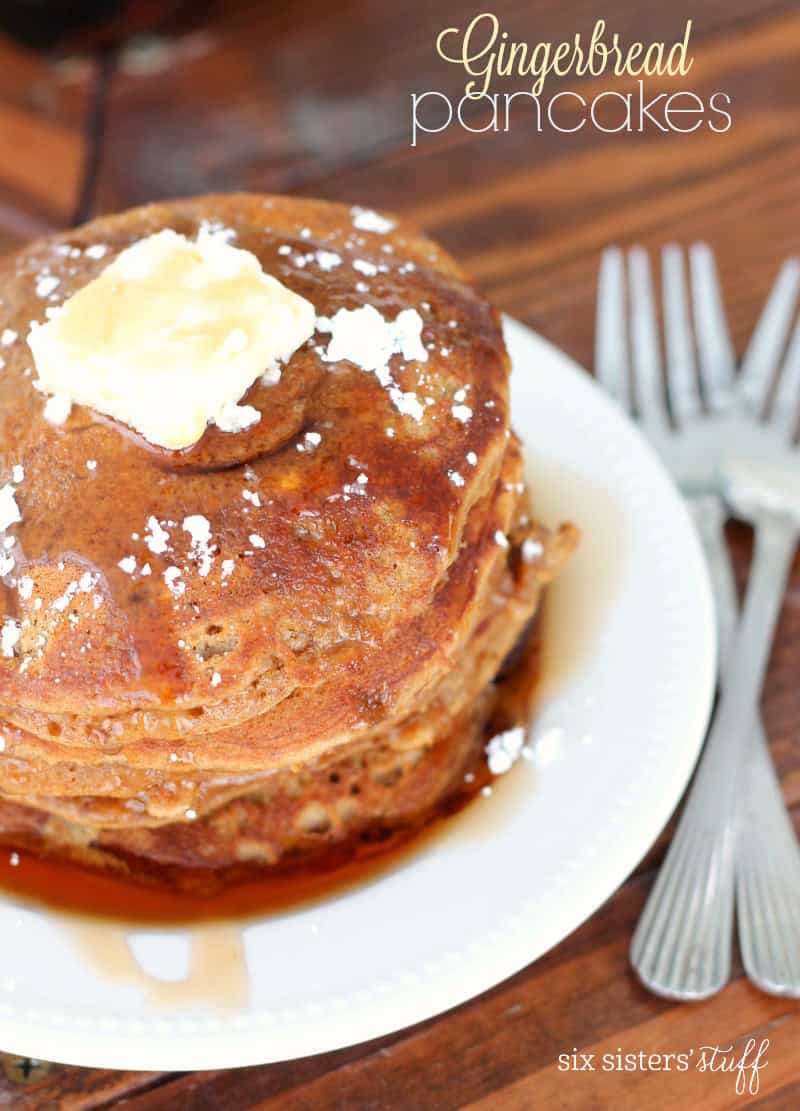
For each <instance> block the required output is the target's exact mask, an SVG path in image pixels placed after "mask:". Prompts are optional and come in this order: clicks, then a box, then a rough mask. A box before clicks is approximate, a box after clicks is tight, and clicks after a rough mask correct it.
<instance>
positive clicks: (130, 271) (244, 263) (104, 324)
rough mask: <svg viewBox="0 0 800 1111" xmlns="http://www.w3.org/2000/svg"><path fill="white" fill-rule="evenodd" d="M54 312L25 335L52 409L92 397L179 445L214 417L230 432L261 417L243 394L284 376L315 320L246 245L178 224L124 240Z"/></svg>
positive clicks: (95, 404) (154, 436)
mask: <svg viewBox="0 0 800 1111" xmlns="http://www.w3.org/2000/svg"><path fill="white" fill-rule="evenodd" d="M48 315H49V318H50V319H49V320H48V321H47V323H45V324H41V325H38V324H34V325H33V326H32V327H31V331H30V333H29V335H28V344H29V346H30V348H31V351H32V352H33V357H34V361H35V364H36V370H37V372H38V375H39V379H38V382H37V383H36V384H37V386H38V388H39V389H41V390H42V391H43V392H45V393H47V394H49V395H51V397H50V401H49V402H48V407H49V410H50V417H49V419H55V418H53V416H52V414H53V412H57V413H59V414H61V419H62V420H63V419H65V417H66V415H67V414H68V412H69V409H70V406H71V404H73V403H76V404H80V405H87V406H89V407H90V408H92V409H95V410H97V411H98V412H100V413H105V414H106V415H107V416H110V417H114V418H116V419H117V420H119V421H122V422H124V423H125V424H127V425H130V426H131V427H132V428H135V429H136V431H137V432H140V433H141V434H142V435H143V436H144V437H145V439H147V440H149V441H150V443H152V444H156V445H159V446H161V447H165V448H171V449H173V450H177V449H180V448H186V447H189V446H191V445H192V444H194V443H196V442H197V440H199V439H200V437H201V436H202V435H203V433H204V432H205V430H206V427H207V425H208V424H210V423H212V422H213V423H215V424H217V425H218V426H219V427H220V428H221V429H222V430H223V431H226V432H238V431H241V430H242V429H244V428H247V427H249V426H250V425H252V424H255V423H257V422H258V421H259V420H260V419H261V413H260V412H259V411H258V410H257V409H255V408H253V407H252V406H249V405H239V404H238V402H239V401H240V400H241V398H242V397H243V396H244V394H245V393H246V392H247V390H248V389H249V388H250V386H252V385H253V383H254V382H255V381H256V379H258V378H260V377H264V379H265V381H267V382H272V383H274V382H276V381H277V380H278V378H279V377H280V365H281V364H282V363H285V362H286V361H287V360H288V359H289V358H290V357H291V356H292V355H293V354H294V352H295V351H296V350H297V348H298V347H300V346H301V344H303V343H305V342H306V340H308V339H309V338H310V336H311V335H312V333H313V331H314V321H315V311H314V306H313V305H312V304H311V303H310V302H309V301H307V300H306V299H305V298H304V297H300V296H299V295H298V294H296V293H294V292H293V291H292V290H290V289H288V288H287V287H286V286H285V285H283V284H282V283H281V282H279V281H278V280H277V278H274V277H272V275H270V274H266V273H264V271H263V270H262V268H261V264H260V262H259V261H258V259H257V258H256V256H255V255H254V254H252V253H251V252H250V251H244V250H242V249H241V248H238V247H233V246H231V245H230V244H229V243H227V242H225V241H224V240H223V239H222V238H221V237H219V236H214V235H210V234H203V233H201V234H200V236H199V237H198V239H197V241H196V242H193V241H191V240H189V239H187V238H186V237H185V236H183V235H178V234H177V233H176V232H174V231H170V230H164V231H160V232H158V233H157V234H155V235H150V236H147V238H145V239H141V240H139V241H138V242H137V243H134V244H133V245H132V246H130V247H128V248H127V249H126V250H124V251H122V252H121V253H120V254H119V255H118V256H117V257H116V258H115V259H114V261H113V262H112V263H111V264H110V265H109V266H107V267H106V268H105V269H104V270H103V271H102V272H101V273H100V275H99V276H98V277H97V278H95V279H94V280H93V281H91V282H89V283H88V284H87V285H85V286H84V287H83V288H82V289H80V290H78V292H77V293H75V294H73V296H72V297H70V298H69V299H68V300H67V301H65V302H64V304H63V305H61V306H60V307H59V308H56V309H50V310H49V312H48ZM54 399H57V404H55V405H53V404H52V402H53V400H54Z"/></svg>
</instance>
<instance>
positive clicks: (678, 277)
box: [661, 243, 701, 424]
mask: <svg viewBox="0 0 800 1111" xmlns="http://www.w3.org/2000/svg"><path fill="white" fill-rule="evenodd" d="M661 272H662V283H661V284H662V297H663V303H664V341H665V346H666V355H667V394H668V396H669V401H670V405H671V407H672V415H673V417H674V418H675V422H676V424H680V423H681V422H682V421H685V420H689V419H690V418H692V417H695V416H697V415H698V414H699V412H700V408H701V406H700V391H699V389H698V386H697V364H696V361H695V357H694V345H693V343H692V326H691V322H690V320H689V305H688V301H687V296H686V279H685V276H684V268H683V254H682V252H681V249H680V247H679V246H678V245H677V244H676V243H669V244H667V246H666V247H665V248H664V249H663V251H662V252H661Z"/></svg>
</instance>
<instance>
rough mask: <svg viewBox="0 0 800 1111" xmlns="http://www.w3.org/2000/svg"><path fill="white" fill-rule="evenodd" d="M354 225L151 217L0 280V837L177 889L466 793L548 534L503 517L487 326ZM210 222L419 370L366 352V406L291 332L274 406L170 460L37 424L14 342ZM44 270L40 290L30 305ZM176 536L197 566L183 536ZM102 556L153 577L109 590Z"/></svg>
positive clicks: (496, 340) (445, 266)
mask: <svg viewBox="0 0 800 1111" xmlns="http://www.w3.org/2000/svg"><path fill="white" fill-rule="evenodd" d="M361 215H362V214H360V212H359V210H354V209H350V208H347V207H345V206H341V205H333V204H328V203H325V202H321V201H308V200H298V199H294V198H282V197H261V196H251V195H232V196H218V197H213V196H212V197H203V198H198V199H194V200H189V201H174V202H168V203H163V204H156V205H150V206H147V207H144V208H140V209H134V210H132V211H130V212H126V213H123V214H121V215H119V216H114V217H109V218H104V219H101V220H97V221H95V222H93V223H91V224H88V225H86V226H85V227H83V228H80V229H77V230H75V231H72V232H70V233H67V234H64V235H61V236H57V237H53V238H51V239H48V240H43V241H41V242H38V243H35V244H33V245H32V246H30V247H28V248H26V249H25V250H23V251H21V252H19V253H18V254H16V255H14V256H12V257H11V258H10V259H8V260H6V261H5V263H4V265H3V266H2V268H0V287H2V298H3V314H4V316H3V325H2V327H3V328H5V329H6V331H5V333H4V336H5V338H6V339H9V337H10V336H12V334H16V339H14V340H11V341H10V342H8V343H7V344H6V345H5V346H4V347H3V349H2V354H3V357H4V359H5V364H6V365H5V369H4V370H3V373H2V374H1V375H0V486H1V485H3V484H4V483H5V482H12V480H13V478H14V475H15V474H18V468H19V467H20V466H21V467H22V470H23V471H24V479H22V480H21V481H19V482H14V483H13V484H14V486H15V497H16V501H17V504H18V506H19V509H20V513H21V517H22V520H21V522H19V523H15V524H13V525H12V526H11V527H10V528H9V529H8V531H7V545H6V547H5V549H4V551H6V552H7V553H9V554H10V555H11V556H12V557H13V561H14V562H13V567H12V568H11V569H10V570H9V571H8V573H7V574H6V575H5V577H4V579H3V607H4V611H3V616H4V619H5V620H6V621H13V622H16V624H17V626H18V627H19V630H20V636H19V639H18V640H17V642H16V644H14V646H13V654H9V655H6V656H4V657H2V658H0V730H2V735H3V738H4V742H5V743H4V749H3V751H2V753H0V795H1V796H2V797H3V798H4V799H5V800H6V801H4V802H3V803H2V806H1V807H0V840H2V841H3V842H4V843H8V844H10V843H14V842H15V838H16V841H17V842H19V843H22V842H24V843H25V844H29V845H33V847H35V848H37V850H38V851H51V852H56V853H59V852H60V853H63V854H65V855H70V856H72V857H73V858H74V857H77V858H79V859H81V860H83V861H84V862H88V863H94V864H98V865H100V866H102V867H113V868H117V869H122V870H124V871H127V872H129V873H130V874H131V875H132V876H133V877H134V878H147V879H153V878H158V877H160V878H161V879H162V880H164V881H165V882H169V883H171V884H175V885H178V886H192V885H193V884H195V882H196V875H195V873H196V872H197V870H198V869H200V870H201V872H202V875H203V881H202V886H204V887H208V886H209V884H211V882H212V878H213V877H217V879H219V880H220V881H221V880H222V878H231V877H235V876H238V875H239V874H240V872H241V871H242V870H243V869H244V870H247V869H248V868H252V867H259V868H263V867H274V866H276V865H278V864H280V865H283V864H285V863H286V861H287V860H291V859H294V858H295V857H297V856H303V855H308V854H309V853H312V855H313V853H314V852H318V851H323V850H326V849H328V848H330V847H331V846H332V845H336V846H341V845H342V844H343V843H346V842H347V841H348V840H350V839H354V838H361V837H364V836H370V835H371V834H370V831H373V832H374V831H375V830H383V831H384V832H386V831H389V832H391V830H393V829H397V828H400V827H403V828H409V827H411V826H415V825H418V824H421V823H422V822H424V821H427V820H429V818H430V817H431V816H432V815H433V814H434V813H435V812H436V811H437V809H439V808H441V806H442V805H444V803H445V802H446V801H447V800H448V799H450V798H452V797H453V796H454V795H455V794H457V793H459V792H462V791H463V790H464V776H465V775H469V776H471V777H472V778H471V780H470V782H473V783H474V782H476V781H478V780H479V779H480V776H477V775H476V769H482V774H483V775H485V774H486V773H485V760H484V758H483V750H484V747H485V744H486V741H487V739H488V733H487V731H490V728H491V723H492V714H493V710H494V709H495V708H496V698H495V688H494V687H493V682H492V681H493V679H494V678H495V676H496V675H497V673H498V671H499V670H500V668H501V666H502V663H503V660H504V659H505V658H506V657H507V656H508V655H509V653H511V652H512V650H513V649H514V646H515V644H516V643H517V642H518V640H519V639H520V637H521V636H522V635H523V633H524V630H525V629H526V628H527V627H528V626H529V623H530V620H531V618H532V616H533V614H534V613H535V611H536V608H537V605H538V603H539V599H540V594H541V589H542V587H543V585H544V584H545V583H546V582H547V581H549V580H550V578H551V577H552V575H553V574H554V573H555V572H556V571H557V569H558V566H559V565H560V563H561V562H562V560H563V558H564V557H565V555H566V554H567V553H568V551H569V550H570V548H571V547H572V545H573V544H574V531H573V530H571V529H570V528H565V529H563V530H562V531H561V532H560V533H559V534H556V535H555V536H551V535H549V534H548V533H547V532H546V530H544V529H543V528H542V527H541V526H539V525H537V524H535V523H533V522H532V521H531V520H530V519H529V516H528V506H527V500H526V495H525V493H524V489H523V478H522V458H521V453H520V450H519V445H518V442H517V440H516V438H515V437H514V436H513V434H512V433H511V432H510V430H509V413H508V381H507V379H508V359H507V356H506V352H505V348H504V345H503V340H502V335H501V331H500V326H499V320H498V317H497V314H496V312H495V311H494V310H493V309H492V308H491V307H490V306H489V305H488V304H487V303H486V302H485V301H484V300H483V299H482V298H481V297H480V295H479V294H478V293H477V292H476V291H475V289H474V288H473V287H472V285H471V284H470V283H469V282H468V280H467V279H466V277H465V276H464V275H463V273H462V272H461V270H460V268H459V267H458V265H457V264H456V263H455V262H454V261H453V260H452V259H451V258H449V256H447V255H446V254H445V253H444V252H443V251H442V250H441V249H440V248H439V247H437V246H436V245H435V244H434V243H432V242H431V241H430V240H428V239H426V238H425V237H423V236H421V235H420V234H419V232H417V231H416V229H414V228H411V227H409V226H406V225H405V224H404V223H402V222H400V221H390V222H389V223H388V225H381V222H380V221H374V220H373V221H372V222H371V223H370V221H365V220H363V219H362V218H361ZM364 225H366V226H373V227H376V226H377V227H379V228H380V227H382V226H386V228H387V230H379V231H374V230H364ZM209 227H211V228H213V229H215V230H216V231H217V233H218V234H224V235H226V236H227V237H229V238H230V240H231V241H232V242H233V243H234V244H235V245H236V246H239V247H242V248H245V249H247V250H249V251H252V252H253V253H254V254H255V255H256V256H257V257H258V258H259V260H260V262H261V264H262V266H263V268H264V270H265V271H267V272H268V273H271V274H274V275H275V276H276V277H277V278H278V279H280V281H281V282H283V283H284V284H285V285H287V286H288V287H289V288H290V289H292V290H294V291H295V292H297V293H299V294H301V295H302V296H304V297H306V298H307V299H308V300H310V301H311V302H312V303H313V305H314V306H315V309H316V313H317V316H318V317H322V318H330V317H332V316H333V315H334V314H335V313H336V312H337V310H339V309H341V308H345V309H354V308H358V307H360V306H362V305H365V304H367V305H372V306H374V308H375V309H377V310H378V311H379V312H380V313H381V314H382V316H383V317H384V318H385V319H387V320H394V319H395V318H396V317H397V315H398V314H399V313H400V312H402V311H404V310H407V309H414V310H416V312H418V313H419V314H420V316H421V318H422V321H423V331H422V339H423V342H424V345H425V350H426V351H427V359H426V360H425V361H422V360H419V361H405V360H404V359H403V358H402V356H400V355H394V356H393V357H392V359H391V361H390V364H389V369H390V373H391V381H390V383H389V384H388V385H387V383H386V381H385V380H384V379H382V377H381V376H380V375H377V374H375V373H372V372H370V371H365V370H364V369H362V368H361V367H359V366H358V365H356V364H354V363H351V362H348V361H344V360H340V361H337V362H332V361H328V360H327V359H326V358H325V354H326V348H327V344H328V339H329V336H328V335H327V334H326V333H325V332H324V330H319V331H317V333H315V335H314V336H312V338H311V340H310V341H309V342H308V343H307V344H305V345H303V346H302V347H301V348H300V349H299V350H298V351H297V352H296V353H295V354H294V355H293V356H292V358H291V359H290V360H289V362H288V363H287V364H286V365H285V367H284V368H283V372H282V376H281V379H280V382H279V383H278V384H277V385H269V386H268V385H264V384H262V383H261V382H258V383H257V384H256V385H254V386H253V387H252V388H251V390H250V391H249V392H248V393H247V394H246V395H245V397H244V398H243V399H242V400H243V403H245V404H248V405H252V406H254V407H255V408H256V409H258V410H259V411H260V412H261V414H262V416H261V420H260V422H259V423H258V424H257V425H255V426H254V427H252V428H250V429H247V430H245V431H242V432H238V433H225V432H222V431H220V430H219V429H217V428H216V427H214V426H209V428H208V430H207V431H206V433H205V435H204V436H203V437H202V439H201V440H200V441H198V443H196V444H195V445H193V446H192V447H190V448H188V449H185V450H183V451H180V452H173V451H168V450H165V449H161V448H156V447H154V446H152V445H151V444H149V443H147V442H146V441H145V440H144V439H143V438H142V437H141V436H139V435H138V434H137V433H135V432H134V431H133V430H131V429H130V428H128V427H126V426H125V425H123V424H121V423H119V422H117V421H114V420H112V419H110V418H107V417H104V416H102V415H100V414H98V413H96V412H94V411H93V410H90V409H88V408H84V407H80V406H76V407H74V408H73V410H72V413H71V415H70V416H69V418H68V420H67V421H66V423H65V424H63V425H61V426H54V425H52V424H50V423H48V422H47V421H46V420H45V418H44V413H43V408H44V401H45V398H44V397H43V396H42V394H41V393H40V392H39V391H37V390H36V389H35V387H34V384H33V382H34V377H35V374H34V373H33V372H32V370H31V367H32V356H31V353H30V350H29V348H28V346H27V343H26V342H25V340H24V337H25V336H26V335H27V332H28V330H29V328H30V323H31V321H42V320H43V319H44V313H45V309H46V308H47V307H53V306H55V305H57V304H59V303H60V302H61V301H63V300H64V299H66V298H67V297H69V296H70V295H71V294H72V293H74V292H76V291H77V290H78V289H79V288H81V287H82V286H83V285H85V284H86V282H88V281H89V280H91V279H92V278H93V277H95V276H96V275H97V274H98V273H99V272H100V271H101V270H102V269H103V268H104V267H105V266H106V265H108V263H109V262H110V261H111V260H112V259H113V258H114V257H115V256H116V255H117V254H118V253H119V252H120V251H121V250H123V249H124V248H126V247H127V246H129V245H130V244H132V243H134V242H136V241H137V240H139V239H141V238H142V237H144V236H147V235H149V234H151V233H153V232H156V231H159V230H161V229H163V228H172V229H174V230H175V231H178V232H181V233H183V234H185V235H187V236H189V237H190V238H193V237H195V236H196V235H197V234H198V232H199V231H200V229H201V228H209ZM99 255H102V257H97V256H99ZM333 259H335V260H337V261H335V262H333V261H332V260H333ZM43 275H46V276H48V277H51V278H53V279H57V283H58V284H57V285H56V286H55V290H54V291H53V292H50V293H48V295H47V299H44V298H43V297H42V296H40V295H39V293H38V292H37V287H38V288H39V289H41V282H40V279H41V277H42V276H43ZM49 285H50V286H52V285H53V282H52V281H51V282H50V283H49ZM142 326H143V327H146V322H143V325H142ZM309 433H311V434H312V436H311V437H310V438H309ZM87 464H88V465H87ZM15 468H17V470H15ZM198 515H199V516H202V517H204V518H205V519H206V520H207V521H208V522H209V525H210V531H211V536H212V544H213V549H212V555H211V565H210V569H209V568H208V567H206V568H205V569H201V566H200V563H199V561H198V559H197V558H196V553H194V552H193V551H192V550H191V548H190V536H189V535H188V534H187V532H186V531H185V530H183V528H182V522H183V521H184V520H185V519H186V518H187V517H190V516H198ZM253 535H256V536H257V537H260V538H263V541H264V546H263V547H262V546H259V545H255V544H254V543H253V542H252V540H251V537H252V536H253ZM159 541H160V543H159ZM526 541H527V543H526ZM130 556H134V557H135V559H136V566H137V568H141V567H142V566H143V565H144V564H145V563H147V564H148V565H149V569H150V572H151V573H150V574H148V575H142V574H141V573H134V574H131V573H129V572H127V571H125V570H123V568H122V567H120V563H121V562H122V563H123V566H124V564H125V561H126V560H127V559H128V557H130ZM169 568H177V569H178V570H179V575H180V581H181V583H182V584H183V586H184V589H183V592H182V593H180V594H177V592H176V591H174V590H171V589H170V587H169V584H168V582H167V581H166V580H165V575H164V573H165V571H167V570H168V569H169ZM353 787H357V788H358V790H357V791H355V792H352V790H351V789H352V788H353ZM354 800H355V801H354ZM181 868H184V869H185V870H186V875H187V877H190V878H189V879H187V881H186V883H185V884H183V882H182V881H181V879H180V873H181Z"/></svg>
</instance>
